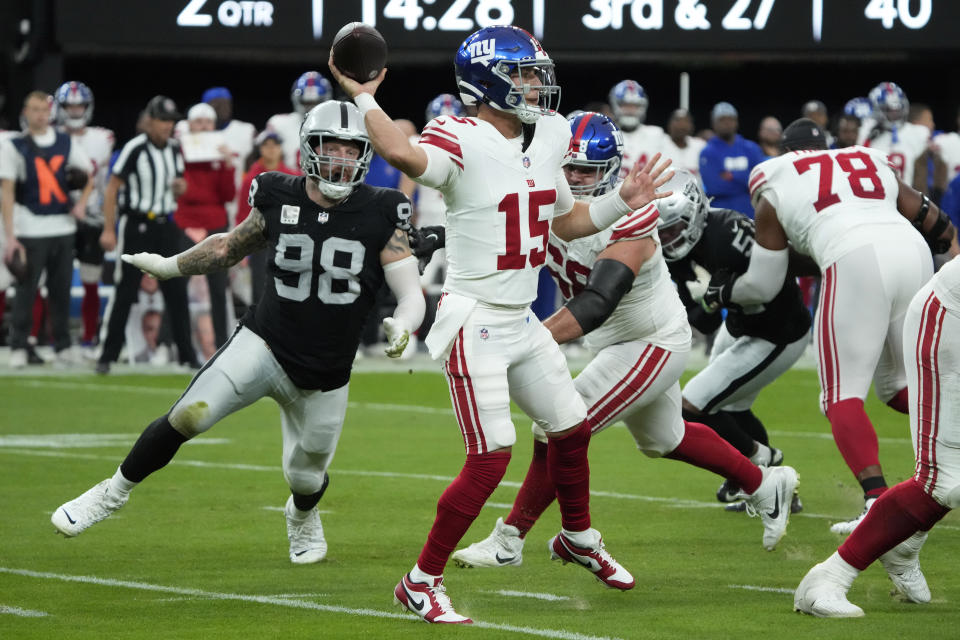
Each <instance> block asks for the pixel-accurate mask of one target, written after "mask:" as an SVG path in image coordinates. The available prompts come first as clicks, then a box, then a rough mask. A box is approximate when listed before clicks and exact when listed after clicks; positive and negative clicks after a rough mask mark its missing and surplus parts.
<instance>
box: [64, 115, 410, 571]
mask: <svg viewBox="0 0 960 640" xmlns="http://www.w3.org/2000/svg"><path fill="white" fill-rule="evenodd" d="M371 155H372V147H371V145H370V141H369V139H368V138H367V133H366V129H365V127H364V123H363V117H362V116H361V115H360V113H359V111H358V110H357V108H356V107H355V106H354V105H353V104H352V103H348V102H334V101H330V102H325V103H322V104H320V105H318V106H317V107H315V108H314V109H313V110H312V111H310V112H309V113H308V114H307V117H306V119H305V120H304V123H303V126H302V127H301V130H300V156H301V159H300V167H301V169H302V170H303V173H304V174H305V175H304V176H299V177H296V176H289V175H286V174H282V173H277V172H269V173H264V174H261V175H260V176H258V177H257V178H255V179H254V181H253V183H252V185H251V187H250V204H251V206H252V207H253V208H252V209H251V212H250V216H249V217H248V218H247V219H246V220H244V222H243V223H241V224H240V225H239V226H238V227H236V228H235V229H233V230H232V231H230V232H229V233H226V234H217V235H213V236H210V237H209V238H207V239H206V240H204V241H203V242H201V243H200V244H198V245H196V246H195V247H193V248H191V249H189V250H188V251H185V252H183V253H181V254H178V255H176V256H173V257H169V258H164V257H161V256H158V255H156V254H147V253H138V254H135V255H132V256H130V255H124V256H123V259H124V260H125V261H126V262H129V263H131V264H133V265H135V266H137V267H139V268H140V269H142V270H143V271H145V272H147V273H150V274H151V275H154V276H156V277H158V278H161V279H165V278H171V277H177V276H182V275H183V276H186V275H195V274H204V273H208V272H210V271H215V270H218V269H226V268H228V267H230V266H232V265H233V264H236V263H237V262H239V261H240V260H241V259H242V258H243V257H244V256H246V255H247V254H249V253H252V252H254V251H257V250H260V249H263V248H269V250H270V254H269V255H270V256H272V257H271V259H270V260H269V262H268V267H267V270H268V275H269V276H270V278H269V280H268V281H270V280H272V282H273V286H269V285H268V286H267V288H266V290H265V292H264V295H263V297H262V298H261V300H260V303H259V305H258V306H257V307H256V308H255V309H252V310H251V311H250V312H249V313H248V314H247V316H246V317H245V318H244V319H243V321H242V322H241V323H240V326H239V327H238V328H237V330H236V332H235V333H234V334H233V336H232V337H231V338H230V340H229V341H228V342H227V343H226V344H225V345H224V346H223V347H222V348H221V349H220V350H219V351H217V353H216V355H214V356H213V358H211V359H210V360H209V361H208V362H207V363H206V364H205V365H204V366H203V368H202V369H201V370H200V371H199V372H198V373H197V375H196V376H195V377H194V379H193V380H192V381H191V382H190V386H188V387H187V390H186V391H185V392H184V393H183V395H182V396H180V399H179V400H177V402H176V403H175V404H174V405H173V407H172V408H171V409H170V411H168V412H167V413H165V414H164V415H163V416H161V417H159V418H157V419H156V420H154V421H153V422H152V423H151V424H150V426H148V427H147V428H146V430H145V431H144V432H143V434H142V435H141V436H140V439H139V440H137V442H136V444H134V446H133V449H131V451H130V453H129V454H128V455H127V457H126V459H125V460H124V461H123V463H122V464H121V465H120V467H119V469H118V470H117V472H116V473H115V474H114V476H113V477H112V478H108V479H107V480H104V481H103V482H101V483H99V484H98V485H96V486H95V487H93V488H92V489H90V490H89V491H87V492H86V493H84V494H83V495H81V496H80V497H78V498H76V499H74V500H71V501H70V502H67V503H66V504H64V505H62V506H61V507H59V508H58V509H57V510H56V511H55V512H54V514H53V516H52V518H51V521H52V522H53V524H54V526H55V527H56V528H57V530H58V531H59V532H61V533H63V534H64V535H66V536H76V535H78V534H80V533H81V532H82V531H83V530H84V529H86V528H87V527H89V526H91V525H93V524H95V523H97V522H99V521H100V520H103V519H104V518H106V517H107V516H109V515H110V514H111V513H113V512H114V511H116V510H117V509H119V508H120V507H121V506H123V504H124V503H125V502H126V501H127V498H128V496H129V492H130V490H131V489H133V487H134V486H136V484H137V483H139V482H140V481H142V480H143V479H144V478H146V477H147V476H148V475H150V474H151V473H153V472H154V471H156V470H158V469H160V468H162V467H163V466H165V465H166V464H167V463H168V462H170V460H171V459H172V458H173V456H174V454H175V453H176V452H177V449H178V448H179V447H180V445H181V444H183V443H184V442H186V441H187V440H189V439H190V438H193V437H194V436H196V435H199V434H201V433H203V432H205V431H206V430H207V429H209V428H210V427H212V426H213V425H214V424H215V423H216V422H218V421H219V420H220V419H221V418H223V417H225V416H227V415H229V414H231V413H233V412H234V411H237V410H238V409H241V408H243V407H245V406H247V405H249V404H251V403H253V402H255V401H257V400H259V399H260V398H263V397H270V398H273V399H274V400H275V401H276V402H277V404H279V405H280V411H281V415H282V432H283V473H284V477H285V478H286V480H287V483H288V484H289V486H290V491H291V496H290V498H289V499H288V500H287V504H286V508H285V512H286V517H287V535H288V537H289V539H290V560H291V562H294V563H296V564H305V563H310V562H318V561H320V560H322V559H323V558H324V557H325V555H326V552H327V543H326V540H325V539H324V537H323V527H322V525H321V522H320V516H319V515H318V513H317V509H316V506H317V503H318V502H319V501H320V498H321V496H322V495H323V492H324V490H325V489H326V488H327V483H328V482H329V476H328V475H327V468H328V467H329V465H330V462H331V460H332V458H333V454H334V451H335V449H336V446H337V441H338V440H339V437H340V431H341V429H342V426H343V419H344V415H345V413H346V409H347V387H348V381H349V379H350V368H351V366H352V364H353V358H354V356H355V354H356V352H357V345H358V343H359V340H360V330H361V328H362V327H363V322H364V319H365V318H366V316H367V313H368V312H369V310H370V307H371V305H372V304H373V302H374V294H375V293H376V291H377V289H378V288H379V287H380V286H381V284H383V282H384V281H386V283H387V285H388V286H389V287H390V289H391V290H392V291H393V293H394V294H395V295H396V297H397V301H398V304H397V308H396V311H395V312H394V315H393V317H391V318H387V319H385V320H384V329H385V331H386V334H387V339H388V341H389V343H390V344H389V346H388V347H387V355H389V356H391V357H397V356H399V355H400V354H401V353H402V352H403V349H404V347H405V346H406V344H407V341H408V339H409V335H410V332H412V331H414V330H416V329H417V327H418V326H419V325H420V322H421V320H422V319H423V313H424V300H423V293H422V292H421V290H420V274H419V271H418V269H417V261H416V259H414V258H413V256H412V255H411V253H410V247H409V244H408V239H407V229H408V228H409V217H410V211H411V209H410V202H409V201H408V200H407V198H406V196H404V195H403V194H401V193H400V192H399V191H395V190H392V189H379V188H375V187H370V186H368V185H365V184H362V183H363V177H364V174H365V173H366V171H367V168H368V166H369V162H370V158H371Z"/></svg>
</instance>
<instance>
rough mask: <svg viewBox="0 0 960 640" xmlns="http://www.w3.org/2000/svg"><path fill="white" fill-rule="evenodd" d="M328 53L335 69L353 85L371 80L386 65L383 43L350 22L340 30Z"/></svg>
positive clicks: (367, 28)
mask: <svg viewBox="0 0 960 640" xmlns="http://www.w3.org/2000/svg"><path fill="white" fill-rule="evenodd" d="M330 52H331V53H332V54H333V63H334V64H335V65H337V68H338V69H340V71H342V72H343V74H344V75H346V76H348V77H350V78H353V79H354V80H356V81H357V82H368V81H370V80H373V79H374V78H376V77H377V76H378V75H380V70H381V69H383V67H384V65H386V63H387V41H386V40H384V39H383V36H382V35H380V32H379V31H377V30H376V29H374V28H373V27H371V26H370V25H367V24H364V23H362V22H351V23H350V24H348V25H346V26H344V27H343V28H342V29H340V31H338V32H337V35H336V36H334V38H333V46H331V47H330Z"/></svg>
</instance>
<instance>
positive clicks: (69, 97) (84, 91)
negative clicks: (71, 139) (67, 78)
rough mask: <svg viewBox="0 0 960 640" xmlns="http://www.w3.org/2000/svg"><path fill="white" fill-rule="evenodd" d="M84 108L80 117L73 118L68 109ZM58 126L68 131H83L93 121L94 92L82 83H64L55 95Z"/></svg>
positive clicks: (54, 105) (54, 103)
mask: <svg viewBox="0 0 960 640" xmlns="http://www.w3.org/2000/svg"><path fill="white" fill-rule="evenodd" d="M78 105H79V106H82V107H83V112H82V113H81V114H80V115H79V116H71V115H70V112H69V111H68V107H74V106H78ZM53 108H54V111H55V112H56V119H57V124H61V125H64V126H66V127H67V128H68V129H83V128H84V127H85V126H87V125H88V124H90V121H91V120H92V119H93V91H91V90H90V87H88V86H87V85H85V84H83V83H82V82H64V83H63V84H62V85H60V87H59V88H58V89H57V91H56V93H54V94H53Z"/></svg>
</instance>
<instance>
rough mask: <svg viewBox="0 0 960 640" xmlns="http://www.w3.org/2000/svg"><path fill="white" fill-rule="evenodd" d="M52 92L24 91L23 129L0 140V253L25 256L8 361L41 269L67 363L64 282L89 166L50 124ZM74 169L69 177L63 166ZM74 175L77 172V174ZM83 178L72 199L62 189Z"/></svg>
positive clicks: (19, 357) (89, 185)
mask: <svg viewBox="0 0 960 640" xmlns="http://www.w3.org/2000/svg"><path fill="white" fill-rule="evenodd" d="M52 105H53V97H52V96H49V95H47V94H46V93H43V92H42V91H33V92H31V93H30V94H29V95H28V96H27V97H26V99H25V100H24V101H23V111H22V114H23V119H24V121H25V124H26V131H24V132H23V133H21V134H19V135H16V136H13V137H11V138H8V139H6V140H4V141H3V143H2V144H0V193H2V200H0V210H2V215H3V229H4V234H5V241H4V247H3V261H4V262H5V263H7V262H9V261H10V260H11V258H13V256H14V254H17V255H18V256H19V258H20V259H21V260H23V261H24V262H25V263H26V269H25V274H24V277H22V278H20V279H19V280H18V281H17V286H16V297H15V298H14V301H13V305H12V315H13V318H12V323H11V335H10V347H11V352H10V365H11V366H12V367H14V368H20V367H24V366H26V364H27V335H28V333H29V332H30V324H31V320H32V310H33V302H34V296H35V294H36V291H37V285H38V284H39V282H40V275H41V273H43V272H46V275H47V281H46V287H47V295H48V300H49V306H50V317H51V325H52V329H53V348H54V351H55V353H56V360H57V363H58V364H60V365H70V364H73V358H72V356H71V352H70V350H69V348H70V327H69V321H70V283H71V279H72V277H73V245H74V236H75V234H76V232H77V220H78V219H81V220H82V219H83V218H84V216H85V214H86V210H87V201H88V199H89V198H90V194H91V192H92V190H93V181H92V180H90V179H89V178H90V175H91V173H92V172H93V166H92V164H91V163H90V158H89V157H88V156H87V154H86V152H84V150H83V149H82V147H81V146H80V145H79V144H74V143H73V141H72V140H71V138H70V134H68V133H65V132H62V131H57V130H56V129H54V128H53V127H52V126H50V113H51V107H52ZM70 171H75V172H78V177H77V178H76V182H75V181H74V180H73V179H68V172H70ZM81 178H82V179H81ZM79 182H84V186H83V191H82V192H81V195H80V197H79V198H78V199H77V201H76V202H72V201H71V199H70V196H69V193H70V190H71V188H73V187H76V186H79V184H78V183H79Z"/></svg>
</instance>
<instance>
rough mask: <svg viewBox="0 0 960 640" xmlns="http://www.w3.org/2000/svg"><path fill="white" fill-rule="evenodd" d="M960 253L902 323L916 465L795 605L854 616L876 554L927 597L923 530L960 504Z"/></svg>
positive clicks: (901, 587) (910, 592) (903, 587)
mask: <svg viewBox="0 0 960 640" xmlns="http://www.w3.org/2000/svg"><path fill="white" fill-rule="evenodd" d="M957 336H960V260H957V259H956V258H954V259H953V260H951V261H950V262H948V263H946V264H945V265H944V266H943V268H941V269H940V271H938V272H937V273H936V274H935V275H934V276H933V278H932V279H931V280H930V282H928V283H927V284H925V285H924V286H923V287H922V288H921V289H920V291H918V292H917V295H916V296H914V298H913V300H912V301H911V303H910V307H909V308H908V309H907V315H906V318H905V320H904V326H903V353H904V354H905V356H906V367H907V380H908V382H909V386H910V435H911V440H912V441H913V450H914V454H915V456H916V472H915V474H914V476H913V477H912V478H909V479H907V480H904V481H903V482H901V483H900V484H898V485H896V486H895V487H892V488H891V489H890V490H889V491H887V492H886V493H884V494H883V495H882V496H880V498H879V499H878V500H877V502H876V503H875V504H874V505H873V508H872V509H871V510H870V512H869V513H868V514H867V516H866V517H865V518H864V520H863V522H862V523H861V525H860V526H859V527H857V528H856V529H855V530H854V531H853V533H852V534H850V537H849V538H847V539H846V541H845V542H844V543H843V544H842V545H841V546H840V548H839V549H837V551H836V552H835V553H834V554H833V555H831V556H830V557H829V558H827V559H826V560H825V561H823V562H821V563H820V564H818V565H816V566H814V567H813V568H812V569H810V571H809V572H807V575H806V576H805V577H804V578H803V580H802V581H801V582H800V585H799V586H798V587H797V590H796V592H795V594H794V601H793V602H794V609H796V610H798V611H803V612H804V613H809V614H812V615H815V616H819V617H824V618H854V617H860V616H862V615H863V610H862V609H861V608H860V607H858V606H856V605H855V604H852V603H851V602H850V601H849V600H847V591H848V590H849V589H850V586H851V585H852V584H853V581H854V579H855V578H856V577H857V576H858V575H859V574H860V572H861V571H863V570H864V569H866V568H867V567H868V566H870V564H872V563H873V562H874V561H876V560H880V562H881V564H883V567H884V568H885V569H886V570H887V574H888V575H889V576H890V579H891V580H892V581H893V584H894V586H895V587H896V590H897V591H898V592H899V593H900V594H902V595H903V597H905V598H906V599H907V600H908V601H910V602H915V603H920V604H923V603H927V602H930V587H929V586H928V585H927V580H926V577H924V575H923V571H922V570H921V569H920V558H919V554H920V549H921V547H922V546H923V543H924V541H925V540H926V538H927V532H928V531H929V530H930V529H931V528H932V527H933V526H934V525H935V524H936V523H937V522H939V521H940V519H941V518H943V516H945V515H946V514H947V513H948V512H949V511H950V510H951V509H955V508H956V507H957V506H960V455H958V449H957V447H956V446H955V444H954V443H956V442H960V378H958V377H957V371H958V370H960V341H958V339H957Z"/></svg>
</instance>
